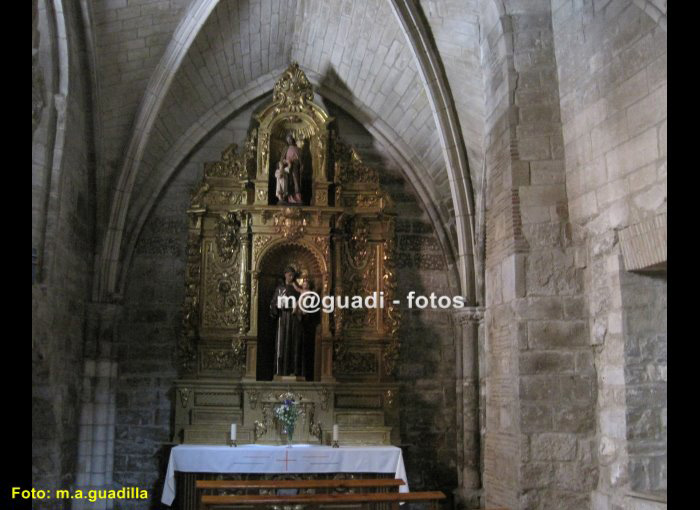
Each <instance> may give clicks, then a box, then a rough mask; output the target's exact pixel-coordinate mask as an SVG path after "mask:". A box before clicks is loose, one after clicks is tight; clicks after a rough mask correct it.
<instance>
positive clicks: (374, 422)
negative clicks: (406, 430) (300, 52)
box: [174, 64, 399, 444]
mask: <svg viewBox="0 0 700 510" xmlns="http://www.w3.org/2000/svg"><path fill="white" fill-rule="evenodd" d="M333 120H334V119H333V118H331V117H329V115H328V113H327V112H326V111H325V110H324V109H323V108H322V107H321V106H319V105H317V104H315V103H314V102H313V89H312V86H311V84H310V83H309V81H308V80H307V78H306V76H305V75H304V73H303V72H302V71H301V70H300V69H299V67H298V66H297V65H296V64H293V65H292V66H290V67H289V68H288V69H287V71H285V73H284V74H283V75H282V76H281V77H280V79H279V80H278V81H277V83H276V85H275V88H274V92H273V97H272V101H271V103H270V104H269V105H268V106H267V107H266V108H264V109H263V110H262V111H261V112H260V113H259V114H258V115H256V117H255V128H253V129H251V131H250V132H249V134H248V137H247V139H246V142H245V144H244V146H243V147H242V148H241V149H240V150H239V149H238V148H237V147H236V146H235V145H232V146H231V147H229V148H228V149H227V150H225V151H224V152H223V154H222V157H221V160H220V161H217V162H215V163H208V164H206V165H205V168H204V177H203V180H202V182H201V185H200V186H199V188H198V189H196V190H195V192H194V193H193V196H192V200H191V205H190V208H189V209H188V211H187V214H188V217H189V237H188V245H187V268H186V276H185V286H186V297H185V303H184V313H183V321H184V323H183V336H182V338H181V341H180V343H179V363H180V371H181V377H180V379H178V380H177V381H176V383H175V393H176V405H175V408H176V412H175V434H174V440H175V441H176V442H186V443H225V442H226V441H227V439H228V431H229V425H230V424H231V423H234V422H235V423H238V436H239V437H238V440H239V442H259V443H277V442H280V441H281V436H280V433H279V427H278V426H277V425H276V423H275V420H274V418H273V412H272V411H273V409H274V407H275V405H277V404H279V402H280V401H281V400H283V399H284V398H285V396H288V393H291V394H292V395H293V396H295V397H297V399H300V402H301V405H302V409H303V411H304V413H303V416H302V418H301V419H302V420H303V421H302V422H301V424H300V425H298V426H297V429H296V431H295V440H298V441H303V442H312V443H313V442H328V436H329V434H330V430H331V428H332V425H333V424H334V423H337V424H339V426H340V431H341V432H340V440H341V443H346V444H352V443H355V444H358V443H359V444H389V443H397V442H398V409H397V407H398V406H397V399H398V395H397V389H398V385H397V384H396V383H395V382H394V372H395V370H396V363H397V359H398V352H399V339H398V337H397V330H398V320H399V317H398V310H396V309H395V307H394V305H393V303H392V299H393V295H394V290H395V275H394V268H393V258H394V247H393V240H394V213H393V210H392V209H393V208H392V203H391V200H390V199H389V197H388V195H387V194H386V193H384V192H383V191H382V190H381V189H380V186H379V179H378V175H377V172H376V170H374V169H373V168H370V167H368V166H367V165H365V164H364V163H363V162H362V161H361V159H360V158H359V156H358V155H357V153H356V152H355V151H354V150H353V149H352V148H350V147H348V146H347V145H345V144H344V143H343V142H342V141H341V140H340V139H339V137H338V133H337V131H336V129H335V126H334V121H333ZM289 133H291V134H292V135H293V136H294V138H295V140H296V144H297V146H298V147H299V148H300V149H301V153H302V154H303V157H304V167H303V174H302V187H303V196H304V204H307V205H296V204H295V205H289V204H282V205H279V204H277V199H276V197H275V193H274V191H275V187H274V171H275V167H276V165H277V162H278V160H279V155H280V153H281V151H282V150H283V149H284V147H285V145H286V144H285V136H286V135H287V134H289ZM288 265H293V266H294V267H296V268H297V269H298V270H299V271H300V272H302V273H304V274H305V275H307V276H308V280H309V281H310V282H311V285H312V290H314V291H315V292H317V293H318V294H319V295H320V296H329V295H333V296H355V295H359V296H367V295H371V294H372V293H373V292H377V293H383V300H384V304H385V306H384V307H383V308H381V307H377V308H376V309H367V308H363V309H337V308H336V310H335V311H334V312H333V313H330V314H329V313H325V312H323V311H321V312H319V313H318V314H317V315H316V317H317V321H316V322H315V323H314V322H313V321H311V323H312V324H313V327H312V328H310V329H311V330H310V331H306V332H305V334H306V335H307V336H306V337H305V341H306V342H309V343H310V344H309V345H312V346H313V348H312V349H311V350H310V351H309V352H312V353H313V361H312V365H313V378H312V380H307V381H306V382H281V381H275V380H272V379H273V377H272V366H273V354H274V348H273V345H274V344H273V338H274V321H273V319H271V318H270V315H269V310H270V302H271V298H272V295H273V292H274V289H275V286H276V284H277V283H278V279H279V278H280V277H281V276H282V273H283V270H284V268H285V267H286V266H288ZM378 295H381V294H378Z"/></svg>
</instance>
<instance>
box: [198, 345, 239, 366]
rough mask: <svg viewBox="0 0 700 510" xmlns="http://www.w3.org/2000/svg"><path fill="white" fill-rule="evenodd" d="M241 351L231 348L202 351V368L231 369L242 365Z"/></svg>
mask: <svg viewBox="0 0 700 510" xmlns="http://www.w3.org/2000/svg"><path fill="white" fill-rule="evenodd" d="M244 356H245V352H244V353H243V356H241V353H237V352H234V350H233V349H231V350H226V349H212V350H206V351H203V352H202V369H204V370H233V369H234V368H240V367H242V366H243V364H244V362H245V359H244Z"/></svg>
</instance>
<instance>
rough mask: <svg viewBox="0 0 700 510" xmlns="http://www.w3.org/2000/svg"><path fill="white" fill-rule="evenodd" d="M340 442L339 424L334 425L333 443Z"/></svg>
mask: <svg viewBox="0 0 700 510" xmlns="http://www.w3.org/2000/svg"><path fill="white" fill-rule="evenodd" d="M337 440H338V424H337V423H336V424H335V425H333V441H337Z"/></svg>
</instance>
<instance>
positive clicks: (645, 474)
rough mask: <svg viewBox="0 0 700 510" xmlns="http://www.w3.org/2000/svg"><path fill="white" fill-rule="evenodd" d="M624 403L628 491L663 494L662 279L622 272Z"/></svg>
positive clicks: (664, 307) (664, 359) (661, 276)
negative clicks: (628, 478) (629, 489)
mask: <svg viewBox="0 0 700 510" xmlns="http://www.w3.org/2000/svg"><path fill="white" fill-rule="evenodd" d="M621 285H622V302H623V303H624V312H623V330H624V334H625V403H626V413H625V419H626V422H627V451H628V455H629V476H630V488H631V489H632V490H633V491H635V492H640V493H657V494H658V493H662V494H665V492H666V472H667V469H666V463H667V462H666V457H667V447H666V439H667V437H666V434H667V430H666V399H667V396H666V363H667V353H666V345H667V342H666V334H667V333H666V327H667V321H666V313H667V298H666V275H665V274H657V275H643V274H634V273H624V276H623V278H622V281H621Z"/></svg>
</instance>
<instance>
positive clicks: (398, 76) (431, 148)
mask: <svg viewBox="0 0 700 510" xmlns="http://www.w3.org/2000/svg"><path fill="white" fill-rule="evenodd" d="M473 7H474V6H472V5H471V3H470V5H469V6H468V8H473ZM416 9H418V10H416ZM433 11H434V9H433V10H431V11H430V17H429V18H428V19H429V20H430V23H432V24H430V23H428V22H427V21H425V19H424V17H423V14H422V11H421V10H420V7H414V8H411V11H410V12H409V11H406V10H405V9H404V6H403V5H402V3H401V2H397V3H390V2H377V3H372V2H367V3H364V2H352V1H350V0H333V1H330V2H303V1H296V0H290V1H287V2H265V1H262V0H249V1H241V2H214V1H210V0H195V1H194V2H192V3H191V4H189V5H187V6H186V7H182V17H181V19H180V21H179V22H178V25H177V26H176V27H175V28H174V29H173V35H172V37H171V39H170V41H169V42H168V43H167V46H166V47H165V49H164V50H162V51H161V50H155V51H154V52H155V53H159V54H161V55H162V56H161V57H160V60H159V62H158V64H157V65H156V66H155V68H154V70H153V74H152V75H151V77H150V80H149V82H148V85H147V87H146V91H145V92H144V95H143V97H142V99H141V103H140V106H139V108H138V110H137V112H136V113H135V117H134V120H133V130H132V134H131V137H130V139H129V140H128V142H125V144H124V145H123V147H124V148H125V149H124V152H125V156H124V158H123V160H122V161H121V164H120V166H119V170H118V171H117V172H116V174H115V176H114V177H113V178H112V181H113V182H115V188H116V189H115V191H114V198H113V199H112V201H111V214H110V217H109V225H108V227H107V228H106V230H105V231H106V236H105V242H104V244H103V246H102V248H101V263H100V276H101V283H100V295H101V299H109V296H110V295H112V294H117V295H118V294H120V292H121V288H122V284H123V282H124V277H125V274H124V273H123V270H122V268H123V267H125V266H124V264H123V263H124V262H125V261H128V260H129V258H130V253H131V250H132V249H133V246H134V243H135V240H136V238H137V237H138V233H139V231H140V228H141V226H142V225H143V223H144V221H145V218H146V217H147V215H148V212H149V211H150V209H151V207H152V206H153V203H154V201H155V200H156V198H157V196H158V195H159V193H160V191H161V190H162V189H163V187H164V186H165V185H166V184H167V182H168V179H169V177H170V176H171V175H172V174H173V172H174V171H175V169H176V168H177V167H178V165H179V164H180V163H181V162H182V161H183V160H184V158H186V157H187V154H188V153H189V151H190V150H191V149H192V148H193V147H195V146H196V144H197V143H198V142H199V141H201V140H202V139H203V138H204V137H205V136H206V135H207V134H208V133H209V132H211V131H212V130H213V129H215V128H216V126H217V125H219V124H220V123H221V122H223V121H224V120H225V119H226V118H228V117H229V116H230V115H232V114H233V113H234V112H235V111H236V109H238V108H240V107H241V106H243V105H244V104H246V103H248V102H250V101H251V100H253V99H255V98H257V97H260V96H261V95H262V94H265V93H267V92H269V91H270V90H271V88H272V84H273V83H274V79H275V78H276V77H277V76H278V75H279V73H280V72H281V70H283V69H284V68H285V67H286V66H287V65H288V64H289V63H290V62H291V61H298V62H299V64H300V66H301V67H302V69H303V70H304V71H305V72H306V73H307V74H308V75H309V77H310V79H312V81H313V82H314V84H315V85H316V87H317V90H318V91H319V92H320V93H321V95H322V96H324V97H327V98H328V99H330V100H332V101H333V102H335V103H336V104H339V105H341V107H343V109H345V110H346V111H347V112H348V113H350V114H351V115H352V116H354V117H355V118H357V119H358V121H360V122H361V123H363V124H364V125H365V127H366V128H367V129H368V130H369V131H370V132H372V133H373V135H375V136H376V137H377V138H378V139H379V140H381V141H382V143H383V144H384V145H385V147H386V150H387V152H388V153H389V154H391V156H392V158H393V159H394V160H395V161H396V162H397V164H398V165H399V166H400V167H401V168H402V169H404V171H405V173H406V176H407V178H408V179H409V180H410V181H411V182H412V184H413V185H414V187H415V188H416V191H417V194H418V195H419V196H420V197H421V199H422V200H423V203H424V205H425V206H426V210H428V211H429V214H430V217H431V220H432V222H433V224H434V225H435V226H436V230H437V231H438V235H439V237H440V240H441V243H442V244H443V249H444V250H445V253H446V254H447V256H448V262H449V263H450V264H451V265H454V270H455V271H456V273H455V274H456V275H458V276H457V278H458V280H459V281H460V292H461V293H462V294H465V295H470V294H472V295H473V284H472V283H470V282H471V281H473V269H472V267H471V265H472V264H473V261H472V258H471V257H472V253H473V238H474V236H473V232H472V231H473V223H474V218H473V215H474V207H473V204H472V202H473V192H472V187H473V185H474V182H472V177H471V176H470V170H469V168H470V165H469V163H468V161H467V154H469V158H470V159H473V160H474V161H475V162H476V164H478V165H480V164H481V163H480V160H481V153H482V148H481V141H480V136H481V132H482V126H481V124H480V119H481V117H482V114H481V112H480V111H479V109H478V105H479V104H481V99H480V97H481V96H479V95H478V94H476V93H474V92H475V91H476V89H478V82H479V76H480V73H477V72H475V73H472V74H469V73H467V74H468V75H469V76H470V78H469V79H467V80H465V81H464V85H465V87H459V89H458V90H459V92H458V98H459V102H457V104H458V106H459V108H457V107H456V106H455V101H454V100H453V99H452V94H451V92H450V90H449V87H448V82H447V79H446V77H445V75H444V69H443V67H442V64H441V63H440V57H441V56H442V55H445V56H446V57H447V61H449V66H448V69H450V72H451V73H453V74H454V73H456V72H457V69H459V68H460V67H463V66H467V67H468V66H472V67H474V68H475V71H476V70H477V69H476V68H478V66H477V63H478V62H477V60H478V59H477V58H476V55H477V54H478V49H477V48H478V43H479V41H478V33H476V32H475V31H474V30H473V29H472V28H470V26H469V23H473V16H472V17H471V18H469V17H468V18H467V19H466V21H464V23H465V24H464V26H463V28H462V29H461V31H462V38H463V40H461V41H460V44H463V45H465V47H467V44H468V43H471V49H469V50H468V51H466V52H464V53H460V55H450V48H449V45H446V43H445V41H444V40H443V41H442V42H441V44H440V46H441V48H440V49H441V51H438V49H437V48H436V47H435V43H434V41H433V40H432V37H431V36H430V35H429V32H430V29H431V28H432V26H433V25H435V24H436V23H438V22H439V23H445V20H444V19H443V18H444V15H445V14H448V15H449V14H450V13H451V12H447V13H445V12H442V13H441V14H440V15H437V14H436V13H435V12H433ZM440 16H442V18H441V17H440ZM167 29H168V27H165V26H163V27H162V30H163V33H165V32H167ZM98 32H99V31H98ZM416 34H418V35H416ZM99 37H100V35H99V33H98V40H99ZM417 39H419V40H417ZM472 39H473V40H472ZM426 49H429V50H430V52H432V54H433V57H432V59H431V60H429V61H421V60H420V58H419V56H420V55H422V54H423V53H424V52H425V51H426ZM119 91H120V89H118V88H116V87H115V88H114V92H119ZM473 93H474V94H473ZM472 96H473V97H472ZM130 97H131V96H130ZM470 109H471V110H473V111H469V110H470ZM106 111H107V112H109V111H111V110H109V109H107V110H106ZM463 126H468V127H466V128H465V127H463ZM110 133H111V134H113V135H114V136H116V137H117V138H118V137H119V136H117V135H116V134H115V131H114V130H111V131H110V130H109V129H107V130H106V131H105V137H106V138H109V136H110ZM465 134H468V139H469V147H470V148H467V149H466V151H465ZM114 143H116V138H113V139H112V140H111V141H106V142H105V145H106V146H107V147H111V146H112V145H113V144H114ZM127 265H128V264H127ZM467 265H468V266H469V267H466V266H467ZM465 268H466V269H465Z"/></svg>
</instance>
